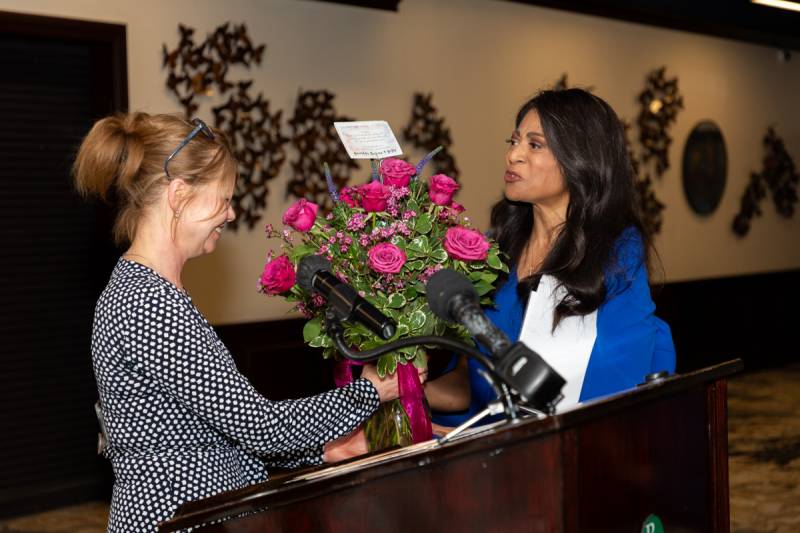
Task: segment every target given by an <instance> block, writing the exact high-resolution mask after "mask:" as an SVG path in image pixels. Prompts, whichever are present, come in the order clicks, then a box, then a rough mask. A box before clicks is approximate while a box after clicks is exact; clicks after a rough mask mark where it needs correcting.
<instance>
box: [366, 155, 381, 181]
mask: <svg viewBox="0 0 800 533" xmlns="http://www.w3.org/2000/svg"><path fill="white" fill-rule="evenodd" d="M369 164H370V166H371V167H372V181H380V179H381V171H380V165H378V162H377V161H376V160H374V159H370V160H369Z"/></svg>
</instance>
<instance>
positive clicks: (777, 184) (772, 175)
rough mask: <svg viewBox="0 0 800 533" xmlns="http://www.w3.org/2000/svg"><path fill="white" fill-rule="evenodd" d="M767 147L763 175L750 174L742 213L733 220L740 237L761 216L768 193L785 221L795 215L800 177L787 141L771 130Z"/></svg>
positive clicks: (734, 227)
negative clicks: (753, 220) (755, 217)
mask: <svg viewBox="0 0 800 533" xmlns="http://www.w3.org/2000/svg"><path fill="white" fill-rule="evenodd" d="M763 144H764V148H765V150H766V153H765V154H764V159H763V163H762V165H763V167H762V169H761V172H758V173H757V172H753V173H752V174H750V183H749V184H748V185H747V188H746V189H745V191H744V195H742V202H741V207H740V209H739V213H738V214H737V215H736V216H735V217H734V219H733V231H734V233H736V234H737V235H739V236H740V237H743V236H745V235H747V232H748V231H750V221H751V220H752V219H753V217H754V216H761V208H760V207H759V204H760V203H761V200H763V199H764V197H765V196H766V195H767V190H769V192H770V193H771V194H772V201H773V202H774V203H775V210H776V211H777V212H778V214H779V215H781V216H782V217H784V218H791V217H792V216H793V215H794V206H795V204H796V203H797V182H798V179H800V176H798V173H797V167H796V166H795V164H794V161H793V160H792V156H791V155H789V152H788V151H787V150H786V146H785V145H784V143H783V140H782V139H781V138H780V137H778V135H777V134H776V133H775V130H774V129H773V128H772V127H770V128H768V129H767V134H766V135H765V136H764V140H763Z"/></svg>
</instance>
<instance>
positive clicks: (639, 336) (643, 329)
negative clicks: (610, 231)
mask: <svg viewBox="0 0 800 533" xmlns="http://www.w3.org/2000/svg"><path fill="white" fill-rule="evenodd" d="M614 264H615V265H616V266H615V267H613V268H610V269H608V271H607V273H606V292H607V295H606V300H605V302H604V303H603V305H602V306H601V307H600V309H599V311H598V316H597V339H596V341H595V345H594V348H593V350H592V355H591V358H590V359H589V366H588V368H587V371H586V377H585V379H584V386H583V389H582V391H581V401H585V400H589V399H591V398H595V397H598V396H604V395H607V394H611V393H615V392H619V391H622V390H625V389H629V388H632V387H635V386H636V385H637V384H639V383H642V382H643V381H644V377H645V375H647V374H649V373H651V372H655V371H658V370H667V371H669V372H670V373H672V372H674V371H675V347H674V345H673V343H672V335H671V333H670V330H669V326H667V324H666V323H665V322H664V321H662V320H661V319H659V318H658V317H656V316H655V314H654V312H655V304H654V303H653V300H652V298H651V296H650V285H649V282H648V276H647V266H646V264H645V260H644V251H643V247H642V240H641V237H640V236H639V234H638V232H635V231H631V230H628V231H626V232H625V233H623V235H622V236H621V237H620V239H619V241H618V242H617V246H616V254H615V261H614Z"/></svg>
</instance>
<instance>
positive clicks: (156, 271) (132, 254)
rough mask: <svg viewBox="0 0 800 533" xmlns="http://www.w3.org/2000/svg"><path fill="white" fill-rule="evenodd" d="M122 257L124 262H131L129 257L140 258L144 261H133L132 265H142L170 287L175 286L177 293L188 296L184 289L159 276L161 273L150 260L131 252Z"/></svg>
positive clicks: (161, 275)
mask: <svg viewBox="0 0 800 533" xmlns="http://www.w3.org/2000/svg"><path fill="white" fill-rule="evenodd" d="M122 257H123V259H126V260H128V261H133V260H132V259H129V258H130V257H138V258H140V259H144V261H133V262H134V263H139V264H140V265H144V266H146V267H147V268H149V269H150V270H152V271H153V272H155V273H156V274H158V275H159V276H160V277H162V278H164V279H165V280H167V282H169V283H170V284H171V285H173V286H175V288H176V289H178V290H179V291H181V292H182V293H184V294H188V293H187V292H186V289H184V288H183V287H182V286H180V285H177V284H175V283H173V282H171V281H170V280H169V278H167V277H166V276H164V275H163V274H161V272H159V271H158V269H157V268H156V267H155V265H154V264H153V262H152V261H151V260H150V259H148V258H147V257H145V256H143V255H141V254H135V253H133V252H125V253H124V254H122Z"/></svg>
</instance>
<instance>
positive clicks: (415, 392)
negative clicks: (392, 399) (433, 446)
mask: <svg viewBox="0 0 800 533" xmlns="http://www.w3.org/2000/svg"><path fill="white" fill-rule="evenodd" d="M397 385H398V388H399V390H400V403H401V404H402V405H403V409H404V410H405V412H406V414H407V415H408V422H409V424H410V425H411V439H412V440H413V441H414V443H417V442H422V441H426V440H431V438H432V437H433V429H432V428H431V420H430V418H428V413H427V411H426V409H425V404H424V402H423V398H424V396H425V392H424V391H423V390H422V384H421V383H420V382H419V373H418V372H417V367H415V366H414V365H413V364H411V363H406V364H404V365H397Z"/></svg>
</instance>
